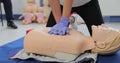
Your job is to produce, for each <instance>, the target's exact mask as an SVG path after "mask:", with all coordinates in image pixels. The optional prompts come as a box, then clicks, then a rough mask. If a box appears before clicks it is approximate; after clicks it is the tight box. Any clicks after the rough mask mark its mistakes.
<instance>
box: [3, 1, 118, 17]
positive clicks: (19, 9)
mask: <svg viewBox="0 0 120 63" xmlns="http://www.w3.org/2000/svg"><path fill="white" fill-rule="evenodd" d="M26 1H27V0H12V4H13V11H14V12H13V13H14V14H22V13H23V6H24V5H25V4H26ZM39 1H40V0H36V3H37V4H39V3H40V2H39ZM99 3H100V7H101V10H102V14H103V15H105V16H111V15H112V16H113V15H120V0H99ZM2 10H3V9H2Z"/></svg>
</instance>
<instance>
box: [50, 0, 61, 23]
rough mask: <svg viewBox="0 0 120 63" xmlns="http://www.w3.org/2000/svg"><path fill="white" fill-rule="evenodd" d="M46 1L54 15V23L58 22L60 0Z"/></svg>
mask: <svg viewBox="0 0 120 63" xmlns="http://www.w3.org/2000/svg"><path fill="white" fill-rule="evenodd" d="M48 1H49V3H50V7H51V9H52V13H53V15H54V17H55V20H56V23H58V22H59V21H60V18H61V9H60V1H59V0H48Z"/></svg>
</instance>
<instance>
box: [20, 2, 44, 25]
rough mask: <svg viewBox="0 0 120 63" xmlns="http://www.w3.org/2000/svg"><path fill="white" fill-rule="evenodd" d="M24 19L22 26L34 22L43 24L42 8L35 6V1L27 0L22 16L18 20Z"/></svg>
mask: <svg viewBox="0 0 120 63" xmlns="http://www.w3.org/2000/svg"><path fill="white" fill-rule="evenodd" d="M22 18H24V20H23V21H22V24H24V25H25V24H30V23H32V22H34V21H37V22H38V23H45V20H44V13H43V9H42V7H39V6H38V5H37V4H35V0H27V4H26V5H25V7H24V14H23V15H22V16H20V17H19V19H22Z"/></svg>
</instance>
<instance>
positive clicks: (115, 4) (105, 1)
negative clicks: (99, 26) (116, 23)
mask: <svg viewBox="0 0 120 63" xmlns="http://www.w3.org/2000/svg"><path fill="white" fill-rule="evenodd" d="M99 3H100V7H101V10H102V14H103V15H104V16H120V0H99Z"/></svg>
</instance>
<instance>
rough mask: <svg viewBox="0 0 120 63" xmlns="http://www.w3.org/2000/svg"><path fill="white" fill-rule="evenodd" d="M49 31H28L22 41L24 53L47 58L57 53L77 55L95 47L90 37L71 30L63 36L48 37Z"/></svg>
mask: <svg viewBox="0 0 120 63" xmlns="http://www.w3.org/2000/svg"><path fill="white" fill-rule="evenodd" d="M49 29H50V28H43V29H34V30H32V31H30V32H29V33H28V34H27V35H26V37H25V39H24V49H25V51H26V52H31V53H37V54H43V55H49V56H54V55H55V54H56V53H57V52H64V53H69V54H74V55H79V54H81V53H84V52H85V51H86V50H91V49H93V48H94V47H95V45H94V41H93V40H92V38H91V37H88V36H85V35H83V34H82V33H80V32H78V31H75V30H73V29H70V34H69V35H65V36H59V35H50V34H48V31H49Z"/></svg>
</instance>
